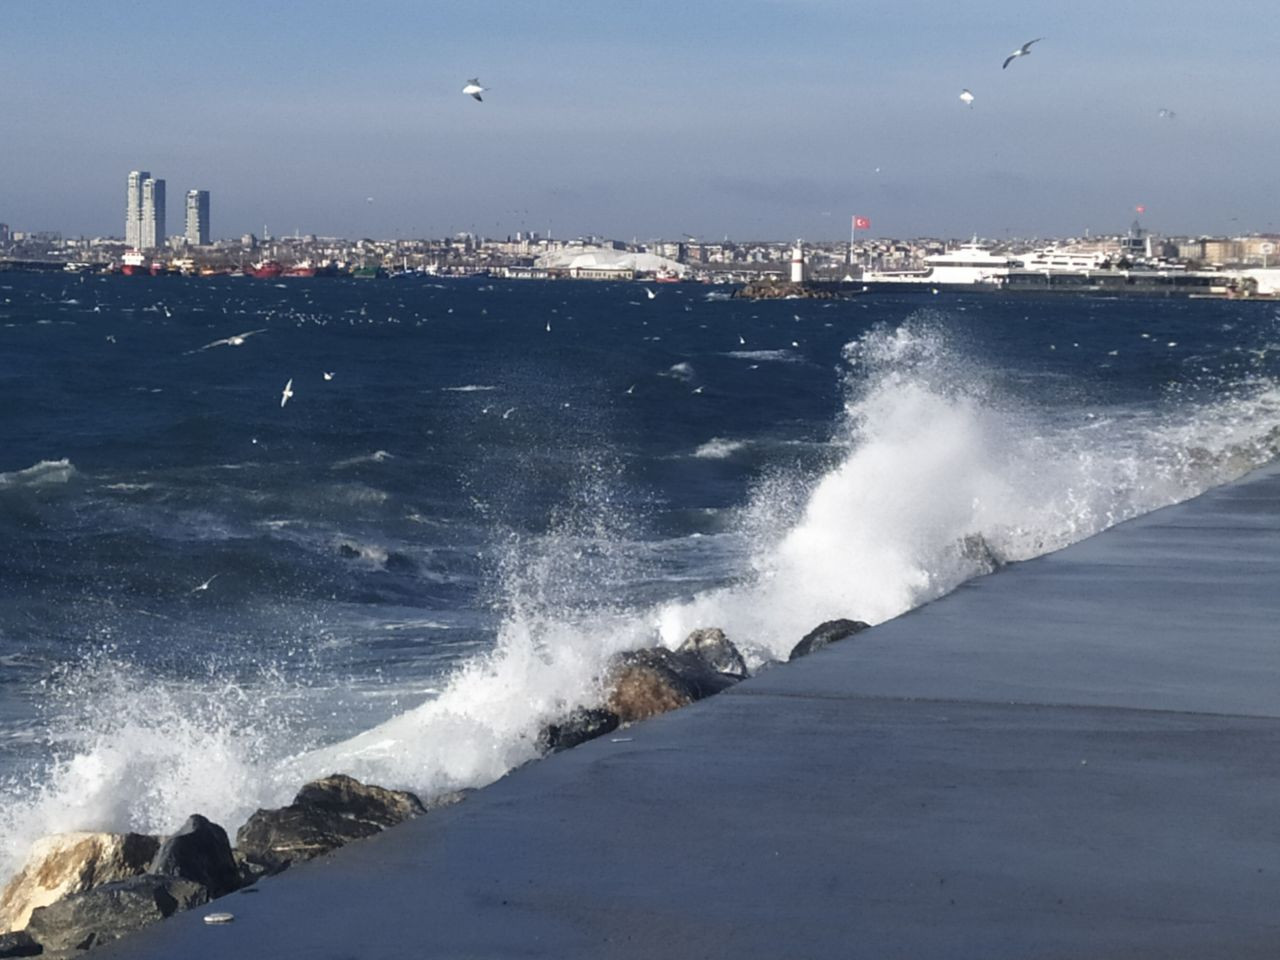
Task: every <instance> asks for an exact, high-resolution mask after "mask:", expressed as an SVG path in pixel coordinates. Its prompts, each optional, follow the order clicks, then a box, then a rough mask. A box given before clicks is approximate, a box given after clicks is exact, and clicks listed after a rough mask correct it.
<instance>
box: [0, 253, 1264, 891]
mask: <svg viewBox="0 0 1280 960" xmlns="http://www.w3.org/2000/svg"><path fill="white" fill-rule="evenodd" d="M650 290H651V291H652V292H653V293H654V294H656V296H653V297H650V296H649V294H648V293H647V292H646V290H645V288H644V287H643V286H642V285H640V284H613V283H591V282H568V281H563V282H499V281H488V280H467V281H461V280H458V281H431V280H418V279H415V280H393V281H361V280H347V279H311V280H290V281H281V282H278V283H277V282H272V281H255V280H250V279H245V278H234V279H232V278H218V279H194V278H193V279H181V278H145V279H144V278H114V277H110V278H85V279H84V280H80V279H79V278H74V277H64V276H41V275H24V274H0V547H2V549H0V876H3V875H5V874H7V873H8V872H10V871H11V870H12V869H13V867H14V865H15V864H16V863H17V862H19V861H20V860H21V859H22V858H23V857H24V856H25V854H26V850H27V847H28V845H29V843H30V842H31V840H32V839H34V838H35V837H36V836H38V835H41V834H44V833H49V832H53V831H57V830H68V829H100V828H110V829H122V828H126V827H127V828H132V829H139V830H146V831H151V832H168V831H171V830H173V829H174V828H176V827H177V826H178V825H179V824H180V823H181V822H182V821H183V820H184V819H185V818H186V817H187V815H188V814H190V813H193V812H201V813H204V814H206V815H207V816H209V817H211V818H213V819H215V820H217V821H219V822H221V823H223V824H224V825H226V826H227V828H228V829H229V830H231V831H234V829H235V827H236V826H238V825H239V824H240V823H241V822H243V820H244V819H245V817H246V816H247V815H248V814H249V813H250V812H252V811H253V810H254V809H255V808H256V807H259V806H266V805H278V804H280V803H282V802H287V801H288V799H289V798H290V797H291V796H292V794H293V793H294V791H295V790H296V788H297V786H298V785H299V784H301V783H302V782H303V781H304V780H306V779H309V778H311V777H313V776H316V775H323V774H327V773H330V772H333V771H335V770H341V771H344V772H349V773H352V774H353V775H356V776H359V777H361V778H362V779H366V780H370V781H372V782H376V783H380V784H383V785H386V786H392V787H404V788H410V789H414V790H416V791H418V792H420V793H421V794H424V795H427V796H430V795H431V794H433V793H437V792H440V791H444V790H450V789H455V788H458V787H463V786H479V785H483V784H484V783H487V782H490V781H492V780H493V779H495V778H496V777H499V776H501V775H502V774H503V773H504V772H505V771H507V770H509V769H510V768H511V767H513V766H515V765H518V764H520V763H522V762H525V761H526V760H528V759H530V758H532V757H533V756H534V755H535V747H534V743H533V737H534V735H535V734H536V733H537V730H538V728H539V726H540V725H541V724H543V723H545V722H546V721H547V720H549V719H552V718H553V717H555V716H557V715H558V714H560V713H562V712H563V711H564V710H566V709H567V708H568V707H569V706H571V705H573V704H575V703H581V702H586V701H590V700H592V699H593V698H594V697H595V695H596V694H597V692H598V682H599V671H600V667H601V664H602V663H603V662H604V659H605V658H606V657H607V656H608V655H609V654H611V653H613V652H615V651H617V650H620V649H625V648H628V647H637V646H641V645H648V644H653V643H656V642H663V643H668V644H671V645H674V644H677V643H678V642H679V641H680V640H681V639H683V637H684V635H685V634H686V633H687V632H688V631H689V630H691V629H693V628H695V627H701V626H719V627H722V628H724V629H725V630H726V631H727V632H728V634H729V635H730V637H731V638H732V639H733V640H734V641H735V642H736V643H738V644H739V646H741V647H742V648H743V649H744V651H745V652H746V653H747V654H748V657H749V660H750V662H751V663H753V664H756V665H758V664H760V663H763V662H764V661H766V660H769V659H775V658H785V656H786V653H787V651H788V650H789V649H790V647H791V646H792V645H793V644H794V643H795V642H796V641H797V640H798V639H799V638H800V636H801V635H803V634H804V633H805V632H806V631H807V630H808V629H809V628H810V627H812V626H813V625H815V624H816V623H818V622H819V621H821V620H825V619H829V618H831V617H837V616H847V617H854V618H859V619H863V620H868V621H871V622H878V621H881V620H884V619H886V618H889V617H892V616H895V615H897V614H899V613H901V612H903V611H905V610H907V609H910V608H911V607H913V606H916V605H918V604H920V603H922V602H925V601H927V600H928V599H931V598H933V597H936V596H938V595H940V594H942V593H945V592H946V591H948V590H950V589H952V588H953V587H954V586H956V585H957V584H958V583H960V582H962V581H963V580H964V579H966V578H967V577H970V576H973V575H975V574H977V573H978V572H980V571H979V569H978V568H977V567H976V565H975V561H974V560H973V559H971V552H966V551H964V550H961V549H959V548H958V545H959V544H960V543H961V542H962V541H963V540H964V538H966V537H968V538H972V537H973V536H975V535H979V536H981V537H982V538H984V539H985V541H986V542H987V544H988V545H989V546H990V548H991V550H992V551H993V552H994V553H995V554H996V555H997V556H998V557H1000V558H1001V559H1002V560H1006V561H1017V560H1021V559H1026V558H1029V557H1032V556H1035V555H1037V554H1040V553H1043V552H1045V551H1048V550H1053V549H1056V548H1058V547H1061V546H1064V545H1066V544H1068V543H1071V542H1073V541H1075V540H1078V539H1080V538H1083V537H1086V536H1088V535H1090V534H1092V533H1095V532H1097V531H1099V530H1101V529H1103V528H1105V527H1107V526H1109V525H1111V524H1114V523H1116V522H1118V521H1120V520H1123V519H1125V518H1127V517H1131V516H1134V515H1137V514H1140V513H1143V512H1146V511H1149V510H1152V509H1155V508H1157V507H1160V506H1163V505H1165V504H1168V503H1171V502H1175V501H1178V500H1181V499H1185V498H1187V497H1190V496H1193V495H1195V494H1196V493H1199V492H1201V491H1203V490H1205V489H1206V488H1208V487H1211V486H1213V485H1216V484H1220V483H1223V482H1226V481H1229V480H1231V479H1233V478H1235V477H1238V476H1240V475H1241V474H1243V473H1244V472H1247V471H1248V470H1249V469H1251V468H1253V467H1255V466H1257V465H1260V464H1262V463H1265V462H1267V461H1269V460H1271V459H1273V458H1274V457H1275V456H1276V455H1277V452H1278V450H1280V308H1278V307H1277V305H1276V304H1274V303H1272V304H1267V303H1256V302H1255V303H1248V302H1227V301H1200V300H1156V299H1151V300H1142V299H1122V300H1117V299H1101V298H1096V299H1091V298H1074V297H1040V298H1037V297H1033V296H1028V297H1005V296H992V295H971V296H964V295H955V294H945V295H940V296H923V297H921V296H919V295H915V294H905V295H893V296H890V295H885V296H879V295H875V296H863V297H859V298H855V299H851V300H847V301H839V302H820V301H799V300H797V301H778V302H747V301H735V300H728V299H726V298H725V297H724V296H723V295H722V294H721V293H720V291H719V290H717V289H716V288H710V287H703V286H697V285H686V284H679V285H674V284H673V285H658V286H654V287H651V288H650ZM228 340H234V341H236V342H225V341H228ZM220 341H222V342H220ZM289 381H292V397H291V398H290V399H289V400H288V402H287V403H285V404H284V405H282V403H281V400H282V392H283V391H284V388H285V385H286V383H287V382H289ZM995 575H997V576H998V575H999V574H998V573H997V574H995ZM1028 642H1034V638H1029V640H1028Z"/></svg>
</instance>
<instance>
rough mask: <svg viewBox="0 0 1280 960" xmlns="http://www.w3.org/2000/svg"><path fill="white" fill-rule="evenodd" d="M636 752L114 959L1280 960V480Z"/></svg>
mask: <svg viewBox="0 0 1280 960" xmlns="http://www.w3.org/2000/svg"><path fill="white" fill-rule="evenodd" d="M848 614H849V615H850V616H856V615H857V611H856V610H850V611H848ZM813 625H814V624H808V623H799V624H796V638H797V639H799V637H800V636H801V635H802V634H803V633H804V632H805V631H807V630H808V629H809V628H810V627H812V626H813ZM614 736H615V738H629V739H627V741H626V742H613V739H612V738H610V737H605V738H603V739H601V740H597V741H594V742H592V743H588V744H586V745H584V746H582V747H579V748H577V749H576V750H572V751H569V752H567V753H565V754H562V755H559V756H556V757H554V758H551V759H549V760H547V761H544V762H540V763H536V764H531V765H529V766H527V767H525V768H523V769H521V770H518V771H516V772H515V773H513V774H511V775H510V776H508V777H506V778H505V779H503V780H502V781H500V782H498V783H496V784H494V785H493V786H491V787H489V788H486V789H485V790H483V791H481V792H479V793H477V794H476V795H474V796H472V797H471V798H469V799H468V800H467V801H466V802H464V803H462V804H460V805H458V806H456V807H452V808H449V809H445V810H441V811H437V812H435V813H432V814H430V815H429V816H427V817H424V818H422V819H420V820H418V821H415V822H413V823H410V824H406V825H404V826H401V827H397V828H395V829H393V830H390V831H388V832H386V833H384V834H382V835H380V836H378V837H376V838H374V839H373V840H370V841H367V842H364V843H360V844H355V845H353V846H350V847H348V848H346V849H344V850H341V851H338V853H337V854H335V855H333V856H331V857H329V858H326V859H324V860H322V861H317V862H313V863H311V864H307V865H302V866H299V867H296V868H294V869H292V870H290V871H288V872H287V873H285V874H283V875H281V876H279V877H276V878H273V879H269V880H266V881H263V882H262V883H260V884H259V885H258V888H257V890H256V891H250V892H246V893H239V894H233V895H231V896H230V897H226V898H224V899H222V900H219V901H217V902H215V903H213V904H210V905H209V906H207V907H204V908H201V909H198V910H194V911H191V912H190V913H188V914H182V915H178V916H176V917H174V918H172V919H170V920H167V921H165V922H164V923H162V924H160V925H158V926H156V927H153V928H151V929H149V930H146V931H143V932H142V933H140V934H138V935H136V936H135V937H133V938H130V939H128V940H126V941H123V942H121V943H119V944H117V945H113V946H110V947H107V948H104V949H102V950H100V951H95V952H94V954H93V955H94V956H96V957H100V958H102V960H108V958H111V957H117V958H124V957H128V958H133V960H161V958H165V960H173V958H185V960H205V958H208V960H213V958H219V960H221V958H229V957H234V958H274V960H288V958H306V960H354V958H359V960H382V958H397V960H398V958H411V957H447V958H496V957H520V958H544V957H545V958H577V957H582V958H610V957H635V958H645V960H652V958H655V957H660V958H694V957H717V958H718V957H724V958H757V957H758V958H770V960H774V958H809V957H813V958H818V957H859V958H911V960H926V958H974V960H1004V958H1008V960H1030V958H1091V960H1096V958H1119V957H1126V958H1128V957H1134V958H1137V957H1142V958H1183V957H1185V958H1196V960H1210V958H1223V960H1226V958H1230V960H1244V958H1254V957H1258V958H1262V957H1266V958H1270V960H1274V958H1276V957H1277V956H1280V465H1276V466H1272V467H1268V468H1266V469H1264V470H1262V471H1259V472H1257V473H1255V474H1253V475H1251V476H1250V477H1248V478H1246V479H1245V480H1243V481H1241V482H1239V483H1236V484H1233V485H1231V486H1228V487H1224V488H1221V489H1218V490H1214V491H1211V492H1210V493H1208V494H1206V495H1204V496H1202V497H1200V498H1198V499H1196V500H1193V501H1190V502H1188V503H1185V504H1181V505H1178V506H1175V507H1170V508H1167V509H1164V510H1160V511H1157V512H1155V513H1153V514H1149V515H1147V516H1145V517H1141V518H1139V519H1137V520H1133V521H1130V522H1128V523H1125V524H1122V525H1120V526H1118V527H1116V528H1114V529H1112V530H1110V531H1107V532H1105V533H1103V534H1101V535H1099V536H1097V537H1094V538H1092V539H1091V540H1088V541H1086V542H1084V543H1081V544H1077V545H1076V546H1073V547H1070V548H1068V549H1066V550H1063V551H1061V552H1059V553H1056V554H1053V555H1051V556H1047V557H1042V558H1040V559H1038V560H1033V561H1030V562H1027V563H1023V564H1016V565H1013V566H1011V567H1009V568H1006V569H1004V570H1002V571H1000V572H999V573H997V574H994V575H992V576H989V577H984V578H981V579H979V580H976V581H974V582H972V583H970V584H967V585H965V586H964V587H962V588H960V589H959V590H957V591H956V592H955V593H953V594H951V595H950V596H948V597H945V598H943V599H941V600H939V601H937V602H935V603H933V604H930V605H928V606H926V607H923V608H921V609H919V610H916V611H914V612H912V613H909V614H907V615H905V616H903V617H900V618H899V619H897V620H894V621H892V622H890V623H886V624H882V625H881V626H878V627H876V628H875V629H874V630H871V631H868V632H867V633H864V634H861V635H859V636H856V637H853V638H851V639H850V640H847V641H845V642H843V643H841V644H837V645H835V646H833V647H831V648H828V649H827V650H824V651H821V652H819V653H817V654H814V655H813V656H811V657H809V658H807V659H805V660H802V661H800V662H798V663H796V664H792V665H790V666H788V667H786V668H779V669H775V670H772V671H768V672H766V673H765V674H763V675H762V676H760V677H758V678H755V679H753V680H750V681H747V682H745V683H743V684H741V685H740V686H738V687H737V688H735V689H733V690H731V691H729V692H727V693H724V694H722V695H720V696H718V697H715V698H713V699H711V700H707V701H703V702H702V703H699V704H695V705H694V706H692V707H689V708H686V709H684V710H681V711H678V712H676V713H672V714H667V715H665V716H663V717H659V718H657V719H655V720H652V721H649V722H647V723H644V724H640V725H637V726H635V727H633V728H631V729H629V730H626V731H623V732H621V733H619V734H615V735H614ZM230 826H232V828H234V825H230ZM222 910H228V911H231V912H233V913H234V914H235V915H236V920H235V922H234V923H231V924H228V925H225V926H217V927H213V926H207V925H205V924H203V923H202V922H201V917H202V916H203V915H204V914H205V913H209V912H212V911H222Z"/></svg>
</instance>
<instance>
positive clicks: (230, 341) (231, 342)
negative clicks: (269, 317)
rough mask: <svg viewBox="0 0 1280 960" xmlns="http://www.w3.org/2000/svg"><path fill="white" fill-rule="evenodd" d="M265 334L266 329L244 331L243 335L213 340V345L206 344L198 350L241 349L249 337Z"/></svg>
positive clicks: (238, 334) (237, 334)
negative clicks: (216, 348)
mask: <svg viewBox="0 0 1280 960" xmlns="http://www.w3.org/2000/svg"><path fill="white" fill-rule="evenodd" d="M266 332H267V328H266V327H261V328H259V329H257V330H246V331H245V332H244V333H236V334H232V335H231V336H229V337H224V338H223V339H221V340H215V341H213V343H206V344H205V345H204V346H203V347H201V348H200V349H201V350H208V349H209V348H210V347H224V346H225V347H241V346H244V342H245V341H246V340H248V339H249V338H250V337H252V336H253V335H254V334H256V333H266Z"/></svg>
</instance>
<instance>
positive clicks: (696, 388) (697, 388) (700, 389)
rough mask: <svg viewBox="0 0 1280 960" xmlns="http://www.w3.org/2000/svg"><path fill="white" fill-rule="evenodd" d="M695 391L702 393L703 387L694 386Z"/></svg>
mask: <svg viewBox="0 0 1280 960" xmlns="http://www.w3.org/2000/svg"><path fill="white" fill-rule="evenodd" d="M693 392H694V393H701V392H702V388H701V387H695V388H694V390H693Z"/></svg>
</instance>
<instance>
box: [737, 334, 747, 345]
mask: <svg viewBox="0 0 1280 960" xmlns="http://www.w3.org/2000/svg"><path fill="white" fill-rule="evenodd" d="M746 345H747V341H746V340H744V339H742V334H738V346H740V347H745V346H746Z"/></svg>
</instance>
